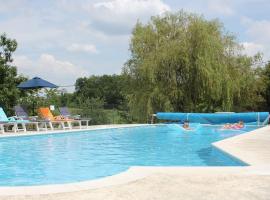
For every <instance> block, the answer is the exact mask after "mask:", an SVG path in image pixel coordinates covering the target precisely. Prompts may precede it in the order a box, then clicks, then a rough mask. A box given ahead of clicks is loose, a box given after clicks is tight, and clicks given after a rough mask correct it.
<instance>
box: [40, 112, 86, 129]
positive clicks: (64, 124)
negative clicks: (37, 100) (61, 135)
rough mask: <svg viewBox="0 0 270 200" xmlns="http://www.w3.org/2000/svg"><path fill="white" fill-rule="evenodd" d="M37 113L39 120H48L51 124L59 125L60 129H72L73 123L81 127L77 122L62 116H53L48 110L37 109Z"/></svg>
mask: <svg viewBox="0 0 270 200" xmlns="http://www.w3.org/2000/svg"><path fill="white" fill-rule="evenodd" d="M38 113H39V115H40V117H41V118H43V119H45V120H49V121H50V122H51V123H53V124H56V125H60V126H61V128H62V129H72V124H73V123H78V124H79V126H80V127H81V123H80V122H79V121H76V120H73V119H68V118H65V117H64V116H53V114H52V112H51V111H50V109H49V108H45V107H44V108H39V109H38Z"/></svg>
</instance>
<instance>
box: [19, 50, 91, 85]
mask: <svg viewBox="0 0 270 200" xmlns="http://www.w3.org/2000/svg"><path fill="white" fill-rule="evenodd" d="M14 65H15V66H17V69H18V73H19V74H23V75H26V76H28V77H29V78H32V77H35V76H38V77H41V78H44V79H46V80H49V81H51V82H52V83H54V84H56V85H73V84H74V83H75V81H76V79H77V78H79V77H84V76H88V75H89V73H88V71H86V70H85V69H83V68H82V67H79V66H76V65H74V64H72V63H70V62H68V61H62V60H57V59H56V58H55V57H54V56H53V55H50V54H42V55H40V57H39V58H38V59H37V60H31V59H30V58H28V57H27V56H24V55H18V56H15V57H14Z"/></svg>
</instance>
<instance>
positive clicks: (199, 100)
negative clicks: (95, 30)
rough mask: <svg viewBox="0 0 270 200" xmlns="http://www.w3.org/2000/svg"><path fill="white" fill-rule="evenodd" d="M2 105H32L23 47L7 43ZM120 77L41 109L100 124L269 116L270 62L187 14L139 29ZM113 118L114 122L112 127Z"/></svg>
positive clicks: (52, 97)
mask: <svg viewBox="0 0 270 200" xmlns="http://www.w3.org/2000/svg"><path fill="white" fill-rule="evenodd" d="M0 39H1V40H0V47H1V48H0V78H1V79H0V105H1V106H2V107H4V108H5V109H7V110H8V112H10V113H11V112H12V111H11V108H12V107H13V106H14V105H15V104H17V103H27V102H28V103H29V104H30V103H31V101H29V98H30V96H31V95H29V93H27V92H24V91H20V90H18V89H17V88H16V86H17V85H18V84H19V83H20V82H21V81H24V80H26V78H25V77H22V76H20V75H17V71H16V67H15V66H12V53H13V52H14V51H15V50H16V47H17V42H16V41H15V40H12V39H9V38H7V36H6V35H5V34H2V35H1V37H0ZM130 52H131V56H130V58H129V59H128V60H127V62H126V63H125V65H124V67H123V70H122V73H121V74H120V75H103V76H90V77H82V78H79V79H77V81H76V83H75V91H74V93H71V94H69V93H64V92H59V91H57V90H46V95H45V97H44V98H41V99H39V100H40V101H39V104H43V105H44V104H48V105H49V104H54V105H59V106H60V105H61V106H69V107H71V108H73V112H75V113H76V112H80V113H83V114H84V115H85V116H92V117H93V118H95V120H96V121H94V123H96V124H99V123H131V122H145V121H146V119H147V117H149V115H151V114H152V113H156V112H160V111H164V112H165V111H166V112H217V111H234V112H245V111H269V110H270V62H269V63H266V64H263V63H262V55H261V54H259V53H258V54H256V55H255V56H253V57H251V56H247V55H245V54H244V53H243V47H242V46H241V45H240V44H239V42H238V41H237V38H236V37H235V36H234V35H233V34H231V33H229V32H228V31H227V30H226V29H225V28H224V26H223V25H222V23H221V22H219V21H218V20H206V19H205V18H204V17H203V16H199V15H196V14H191V13H186V12H184V11H180V12H177V13H167V14H166V15H164V16H155V17H152V18H151V20H150V21H149V22H148V23H147V24H142V23H140V22H138V23H137V24H136V26H135V27H134V29H133V32H132V36H131V42H130ZM112 118H113V119H114V121H112Z"/></svg>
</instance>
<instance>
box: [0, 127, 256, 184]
mask: <svg viewBox="0 0 270 200" xmlns="http://www.w3.org/2000/svg"><path fill="white" fill-rule="evenodd" d="M219 128H220V127H211V126H205V127H204V126H203V127H201V128H200V129H198V130H197V131H196V132H194V131H183V130H182V129H180V128H177V127H175V126H172V125H157V126H144V127H135V128H134V127H133V128H122V129H120V128H119V129H107V130H95V131H93V130H92V131H83V132H73V133H61V134H44V135H33V136H21V137H9V138H0V185H1V186H29V185H44V184H60V183H71V182H78V181H85V180H91V179H97V178H101V177H106V176H110V175H114V174H117V173H120V172H123V171H125V170H127V169H128V168H129V167H130V166H243V165H245V164H244V163H242V162H241V161H239V160H236V159H234V158H232V157H230V156H228V155H226V154H224V153H222V152H221V151H219V150H217V149H215V148H214V147H212V146H211V143H213V142H215V141H218V140H222V139H224V138H227V137H232V136H234V135H238V134H241V133H244V132H246V131H250V130H253V129H254V128H245V129H244V130H238V131H229V130H226V131H221V130H220V129H219Z"/></svg>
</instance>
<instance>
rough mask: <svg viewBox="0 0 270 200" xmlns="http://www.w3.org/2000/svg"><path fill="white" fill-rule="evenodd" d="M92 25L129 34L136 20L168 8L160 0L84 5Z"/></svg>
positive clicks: (142, 19) (143, 19)
mask: <svg viewBox="0 0 270 200" xmlns="http://www.w3.org/2000/svg"><path fill="white" fill-rule="evenodd" d="M84 9H85V10H86V11H87V12H88V13H89V14H90V15H91V17H92V19H93V21H92V24H91V25H92V26H94V27H95V28H97V29H98V30H101V31H103V32H106V33H108V34H130V33H131V30H132V28H133V26H134V25H135V23H136V22H137V20H140V21H143V22H145V21H146V20H148V19H149V18H150V17H151V16H153V15H160V14H163V13H164V12H166V11H169V10H170V7H169V6H168V5H167V4H165V3H164V2H163V1H161V0H110V1H102V2H98V3H94V4H90V5H88V6H85V7H84Z"/></svg>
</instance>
